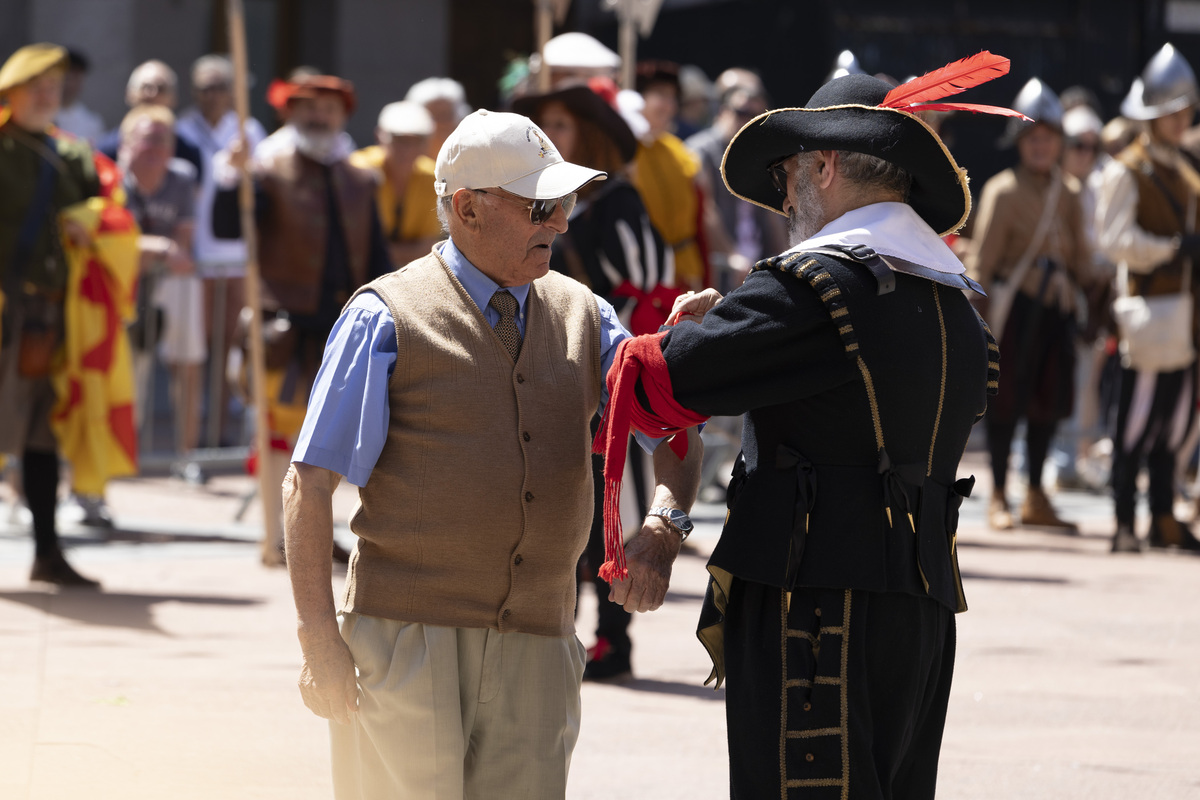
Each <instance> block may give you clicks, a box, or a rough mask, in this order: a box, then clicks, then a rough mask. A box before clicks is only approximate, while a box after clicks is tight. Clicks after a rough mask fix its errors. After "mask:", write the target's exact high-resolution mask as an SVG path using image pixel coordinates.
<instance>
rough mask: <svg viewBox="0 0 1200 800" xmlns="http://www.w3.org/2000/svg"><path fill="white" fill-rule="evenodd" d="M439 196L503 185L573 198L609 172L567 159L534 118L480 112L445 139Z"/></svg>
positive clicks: (539, 196) (437, 174)
mask: <svg viewBox="0 0 1200 800" xmlns="http://www.w3.org/2000/svg"><path fill="white" fill-rule="evenodd" d="M433 177H434V181H433V188H434V191H436V192H437V195H438V197H449V196H450V195H452V194H454V193H455V192H457V191H458V190H459V189H485V188H487V187H490V186H499V187H500V188H501V189H504V190H505V191H507V192H511V193H513V194H515V195H519V196H520V197H525V198H528V199H530V200H550V199H553V198H556V197H562V196H564V195H568V194H571V193H572V192H574V191H576V190H578V189H579V188H580V187H581V186H583V185H584V184H586V183H588V182H589V181H594V180H604V178H606V177H607V175H606V173H604V172H601V171H600V170H595V169H588V168H587V167H581V166H579V165H578V164H572V163H571V162H569V161H564V160H563V157H562V156H561V155H559V152H558V149H557V148H556V147H555V146H554V143H553V142H551V141H550V137H549V136H547V135H546V134H545V133H544V132H543V131H542V129H541V128H539V127H538V126H537V125H535V124H534V122H533V120H531V119H530V118H529V117H523V116H521V115H520V114H511V113H508V112H505V111H488V110H487V109H480V110H478V111H476V112H475V113H473V114H468V115H467V116H466V117H465V118H464V119H463V121H462V122H460V123H458V127H457V128H455V129H454V131H453V132H452V133H451V134H450V136H449V137H447V138H446V141H445V142H444V143H443V144H442V149H441V150H440V151H438V157H437V163H436V164H435V165H434V169H433Z"/></svg>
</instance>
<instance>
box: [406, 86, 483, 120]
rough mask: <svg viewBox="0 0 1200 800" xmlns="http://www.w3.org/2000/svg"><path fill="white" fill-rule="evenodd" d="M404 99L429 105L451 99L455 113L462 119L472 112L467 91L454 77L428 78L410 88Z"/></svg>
mask: <svg viewBox="0 0 1200 800" xmlns="http://www.w3.org/2000/svg"><path fill="white" fill-rule="evenodd" d="M404 99H405V100H408V101H409V102H412V103H420V104H421V105H423V106H424V105H428V104H430V103H432V102H433V101H434V100H449V101H450V102H451V103H453V104H454V113H455V114H457V115H458V118H459V119H460V120H462V119H463V118H465V117H466V116H467V115H468V114H470V113H471V106H469V105H468V104H467V93H466V90H465V89H463V85H462V84H461V83H459V82H458V81H456V80H454V79H453V78H436V77H435V78H426V79H425V80H421V81H417V82H416V83H414V84H413V85H412V86H410V87H409V88H408V93H407V94H405V95H404Z"/></svg>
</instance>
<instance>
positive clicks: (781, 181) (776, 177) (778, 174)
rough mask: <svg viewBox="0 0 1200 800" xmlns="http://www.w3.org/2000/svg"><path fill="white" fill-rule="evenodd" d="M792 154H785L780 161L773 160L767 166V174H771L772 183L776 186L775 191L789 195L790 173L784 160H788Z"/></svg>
mask: <svg viewBox="0 0 1200 800" xmlns="http://www.w3.org/2000/svg"><path fill="white" fill-rule="evenodd" d="M789 158H791V156H784V157H783V158H781V159H779V160H778V161H774V162H772V163H771V164H770V165H768V166H767V174H768V175H770V176H771V185H772V186H774V187H775V191H777V192H779V193H780V194H781V195H784V196H785V197H786V196H787V192H788V174H787V170H786V169H784V168H783V162H785V161H787V160H788V159H789Z"/></svg>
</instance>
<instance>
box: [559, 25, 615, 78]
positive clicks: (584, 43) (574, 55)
mask: <svg viewBox="0 0 1200 800" xmlns="http://www.w3.org/2000/svg"><path fill="white" fill-rule="evenodd" d="M542 59H543V61H544V62H545V63H546V65H547V66H550V67H561V68H571V69H616V68H618V67H620V66H621V57H620V56H619V55H617V54H616V53H614V52H613V51H612V50H609V49H608V48H607V47H605V46H604V45H602V44H600V42H599V41H598V40H596V39H594V38H593V37H591V36H588V35H587V34H586V33H576V32H571V33H560V34H559V35H558V36H555V37H554V38H553V39H550V40H549V41H548V42H546V46H545V48H543V50H542Z"/></svg>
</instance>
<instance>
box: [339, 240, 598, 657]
mask: <svg viewBox="0 0 1200 800" xmlns="http://www.w3.org/2000/svg"><path fill="white" fill-rule="evenodd" d="M365 290H371V291H374V292H376V293H377V294H378V295H379V296H380V297H381V298H382V299H383V301H384V303H386V304H387V306H388V308H389V309H390V310H391V312H392V317H393V319H394V320H395V322H396V345H397V348H398V353H397V359H396V368H395V371H394V372H393V374H392V378H391V382H390V384H389V389H388V401H389V405H390V414H391V420H390V424H389V426H388V434H387V442H386V444H385V445H384V447H383V452H382V453H381V454H380V456H379V461H378V462H377V463H376V465H375V469H374V471H372V473H371V477H370V478H369V479H368V481H367V485H366V486H364V487H363V488H362V489H360V490H359V506H358V508H357V509H356V510H355V512H354V514H353V515H352V516H351V519H350V528H351V530H353V531H354V533H355V534H357V535H358V536H359V542H358V547H357V549H356V551H355V555H354V558H353V559H352V560H351V562H350V569H349V578H348V580H347V583H346V591H345V596H344V598H343V608H344V609H345V610H347V611H353V612H356V613H360V614H367V615H370V616H376V617H385V618H389V619H399V620H405V621H409V622H421V623H425V624H431V625H445V626H452V627H464V628H495V629H497V630H499V631H501V632H505V633H507V632H511V631H520V632H524V633H534V634H541V635H545V636H568V635H570V634H571V633H572V632H573V631H574V612H575V568H576V563H577V562H578V560H579V556H580V554H581V553H582V552H583V548H584V544H585V543H586V542H587V537H588V531H589V529H590V527H591V520H592V508H593V504H594V495H593V489H592V466H591V463H592V462H591V449H590V446H591V437H590V435H589V423H590V421H591V418H592V415H593V414H594V413H595V412H596V408H597V406H598V405H599V402H600V387H601V383H600V382H601V380H602V376H601V374H600V314H599V310H598V309H597V307H596V301H595V298H594V297H593V295H592V293H591V292H590V291H589V290H588V289H587V288H585V287H584V286H583V285H582V284H579V283H577V282H575V281H573V280H571V279H570V278H566V277H564V276H562V275H559V274H558V273H555V272H551V273H549V274H548V275H546V276H545V277H543V278H539V279H538V280H536V281H534V282H533V283H532V284H531V285H530V291H529V299H528V300H527V302H526V315H525V320H526V322H525V336H524V340H523V343H522V346H521V354H520V358H518V360H517V362H516V364H515V365H514V364H513V361H512V358H511V357H510V356H509V354H508V352H507V351H506V350H505V349H504V345H503V344H501V342H500V339H499V338H498V337H497V336H496V334H495V332H494V331H493V330H492V328H491V326H490V325H488V323H487V320H486V319H485V318H484V316H483V313H482V312H481V311H480V309H479V308H478V307H477V306H476V305H475V303H474V302H473V301H472V300H471V297H470V295H468V294H467V292H466V290H465V289H464V288H463V287H462V284H460V283H459V282H458V280H457V279H456V278H455V277H454V276H453V273H451V272H450V269H449V267H447V266H446V265H445V263H444V262H443V261H442V259H441V257H440V256H439V255H437V254H436V253H435V254H431V255H429V256H426V257H425V258H422V259H419V260H417V261H414V262H412V263H411V264H409V265H408V266H406V267H404V268H402V269H399V270H397V271H396V272H393V273H390V274H388V275H385V276H384V277H382V278H379V279H378V280H376V281H374V282H372V283H370V284H368V285H367V286H365V287H363V289H362V290H360V291H365Z"/></svg>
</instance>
